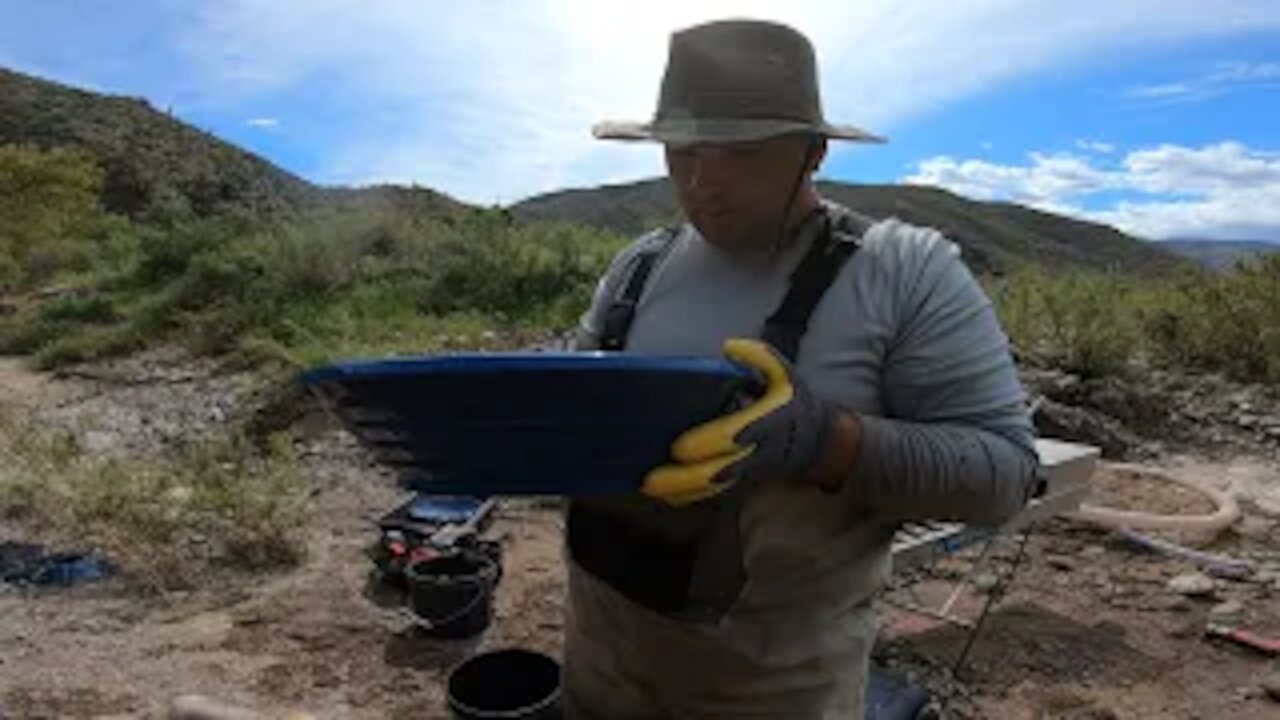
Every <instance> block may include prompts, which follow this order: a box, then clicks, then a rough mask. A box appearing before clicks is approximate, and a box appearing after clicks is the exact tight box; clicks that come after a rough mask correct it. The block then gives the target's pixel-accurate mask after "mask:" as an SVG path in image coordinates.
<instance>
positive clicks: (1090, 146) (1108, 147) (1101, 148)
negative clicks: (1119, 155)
mask: <svg viewBox="0 0 1280 720" xmlns="http://www.w3.org/2000/svg"><path fill="white" fill-rule="evenodd" d="M1076 147H1077V148H1079V149H1081V150H1086V151H1088V152H1095V153H1102V154H1103V155H1110V154H1111V153H1113V152H1115V151H1116V146H1115V145H1114V144H1112V143H1108V142H1100V141H1098V140H1077V141H1076Z"/></svg>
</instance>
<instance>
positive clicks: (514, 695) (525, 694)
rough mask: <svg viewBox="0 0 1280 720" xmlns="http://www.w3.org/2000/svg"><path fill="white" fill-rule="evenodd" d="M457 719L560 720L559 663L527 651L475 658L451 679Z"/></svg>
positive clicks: (454, 711) (450, 708)
mask: <svg viewBox="0 0 1280 720" xmlns="http://www.w3.org/2000/svg"><path fill="white" fill-rule="evenodd" d="M449 710H451V711H452V712H453V717H454V718H457V720H497V719H498V718H502V719H503V720H560V719H561V718H563V717H564V711H563V709H562V707H561V705H560V663H558V662H556V661H555V660H553V659H552V658H550V657H547V656H546V655H543V654H541V653H536V652H533V651H530V650H519V649H514V648H513V649H510V650H497V651H494V652H489V653H484V654H482V655H477V656H475V657H473V658H471V659H470V660H467V661H466V662H464V663H462V664H461V665H459V666H458V667H457V668H456V669H455V670H454V671H453V672H452V673H450V674H449Z"/></svg>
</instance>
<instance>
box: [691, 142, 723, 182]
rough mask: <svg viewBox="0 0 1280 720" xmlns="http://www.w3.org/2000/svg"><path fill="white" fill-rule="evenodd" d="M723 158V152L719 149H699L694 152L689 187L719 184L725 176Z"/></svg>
mask: <svg viewBox="0 0 1280 720" xmlns="http://www.w3.org/2000/svg"><path fill="white" fill-rule="evenodd" d="M723 158H724V154H723V151H722V150H720V149H718V148H715V147H703V148H697V149H696V150H695V151H694V152H693V158H692V160H693V162H692V164H691V170H690V173H689V187H690V188H697V187H705V186H706V185H707V184H709V183H714V182H718V181H719V179H720V176H721V175H722V174H723V168H724V160H723Z"/></svg>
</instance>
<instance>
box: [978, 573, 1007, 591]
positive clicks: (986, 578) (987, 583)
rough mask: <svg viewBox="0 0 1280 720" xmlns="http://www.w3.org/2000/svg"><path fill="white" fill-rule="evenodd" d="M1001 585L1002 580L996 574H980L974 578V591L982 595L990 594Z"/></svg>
mask: <svg viewBox="0 0 1280 720" xmlns="http://www.w3.org/2000/svg"><path fill="white" fill-rule="evenodd" d="M999 584H1000V579H999V578H997V577H996V576H995V573H979V574H978V575H975V576H974V578H973V589H974V590H977V591H978V592H980V593H989V592H991V591H992V590H994V589H995V588H996V586H997V585H999Z"/></svg>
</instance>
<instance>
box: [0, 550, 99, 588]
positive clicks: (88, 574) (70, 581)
mask: <svg viewBox="0 0 1280 720" xmlns="http://www.w3.org/2000/svg"><path fill="white" fill-rule="evenodd" d="M111 572H112V568H111V565H110V563H108V562H107V561H106V560H105V559H103V558H101V557H99V556H98V555H95V554H94V553H49V552H47V551H46V549H45V548H44V546H42V545H37V544H35V543H16V542H3V543H0V582H4V583H8V584H12V585H41V586H56V587H69V586H71V585H79V584H80V583H85V582H90V581H93V580H99V579H101V578H104V577H106V576H108V575H110V574H111Z"/></svg>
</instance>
